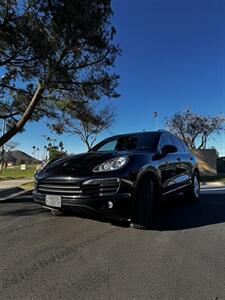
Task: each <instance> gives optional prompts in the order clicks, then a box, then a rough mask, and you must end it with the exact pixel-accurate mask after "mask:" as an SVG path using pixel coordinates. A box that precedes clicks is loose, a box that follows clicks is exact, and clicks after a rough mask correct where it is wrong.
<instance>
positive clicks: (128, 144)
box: [91, 132, 158, 152]
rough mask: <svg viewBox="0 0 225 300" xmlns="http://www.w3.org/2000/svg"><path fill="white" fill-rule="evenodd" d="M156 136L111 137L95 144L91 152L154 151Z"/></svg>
mask: <svg viewBox="0 0 225 300" xmlns="http://www.w3.org/2000/svg"><path fill="white" fill-rule="evenodd" d="M157 142H158V134H157V133H154V132H148V133H139V134H131V135H124V136H117V137H112V138H110V139H107V140H104V141H102V142H101V143H99V144H97V145H96V146H95V147H94V148H92V149H91V151H129V150H145V149H146V150H148V151H150V152H151V151H155V149H156V146H157Z"/></svg>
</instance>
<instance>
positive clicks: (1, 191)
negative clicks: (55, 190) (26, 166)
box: [0, 178, 32, 201]
mask: <svg viewBox="0 0 225 300" xmlns="http://www.w3.org/2000/svg"><path fill="white" fill-rule="evenodd" d="M31 181H32V178H26V179H11V180H1V181H0V201H5V200H8V199H10V198H13V197H16V196H19V195H22V194H25V193H26V192H27V191H26V190H24V189H23V188H21V187H20V186H21V185H22V184H24V183H28V182H31Z"/></svg>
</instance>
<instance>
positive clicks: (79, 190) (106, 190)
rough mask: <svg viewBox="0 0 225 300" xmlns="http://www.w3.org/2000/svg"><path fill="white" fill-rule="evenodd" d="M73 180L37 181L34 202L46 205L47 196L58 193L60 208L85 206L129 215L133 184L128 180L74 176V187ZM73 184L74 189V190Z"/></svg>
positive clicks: (94, 209)
mask: <svg viewBox="0 0 225 300" xmlns="http://www.w3.org/2000/svg"><path fill="white" fill-rule="evenodd" d="M112 180H114V181H115V180H116V181H115V182H117V183H118V186H113V181H112ZM72 183H73V180H70V181H69V182H68V181H67V180H65V181H63V180H62V178H60V180H58V179H57V178H48V179H45V180H44V181H38V182H37V187H36V189H35V191H34V192H33V197H34V201H35V202H36V203H38V204H41V205H42V206H46V195H49V194H50V195H59V196H61V209H69V208H72V209H76V208H85V209H88V210H92V211H95V212H101V213H103V214H106V215H111V216H114V215H115V216H130V215H131V211H132V203H133V201H132V199H133V183H132V182H130V181H129V180H125V179H121V178H113V179H112V178H97V179H96V178H95V179H93V178H91V179H90V178H89V179H85V180H83V179H81V180H80V181H79V180H77V179H76V186H74V185H72ZM69 184H70V185H69ZM74 184H75V182H74ZM70 186H71V188H70ZM61 187H63V188H61ZM72 187H73V188H74V189H75V190H74V193H73V190H72ZM48 207H49V208H54V207H50V206H48Z"/></svg>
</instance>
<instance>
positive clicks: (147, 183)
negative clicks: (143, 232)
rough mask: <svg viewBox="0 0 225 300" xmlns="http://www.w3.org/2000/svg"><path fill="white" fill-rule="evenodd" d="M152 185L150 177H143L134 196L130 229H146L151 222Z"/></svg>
mask: <svg viewBox="0 0 225 300" xmlns="http://www.w3.org/2000/svg"><path fill="white" fill-rule="evenodd" d="M153 204H154V185H153V181H152V179H151V178H150V177H147V176H146V177H144V178H143V179H142V180H141V182H140V184H139V187H138V190H137V195H136V207H135V210H136V211H135V217H134V220H133V222H131V223H130V227H132V228H137V229H148V228H149V227H150V226H151V224H152V221H153V213H154V212H153V211H154V205H153Z"/></svg>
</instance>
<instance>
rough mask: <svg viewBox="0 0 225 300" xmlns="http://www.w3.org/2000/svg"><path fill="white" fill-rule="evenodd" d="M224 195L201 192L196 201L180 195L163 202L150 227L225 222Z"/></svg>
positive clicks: (186, 227)
mask: <svg viewBox="0 0 225 300" xmlns="http://www.w3.org/2000/svg"><path fill="white" fill-rule="evenodd" d="M224 212H225V197H224V195H222V194H216V195H215V194H213V195H210V194H203V195H201V198H200V200H199V201H197V202H191V201H187V200H184V199H183V198H182V197H177V198H174V199H168V200H167V201H166V202H165V203H163V205H162V207H161V209H160V212H159V214H158V216H157V219H156V221H155V222H154V224H153V226H152V227H151V229H154V230H160V231H164V230H165V231H168V230H182V229H189V228H195V227H201V226H207V225H213V224H218V223H223V222H225V213H224Z"/></svg>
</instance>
